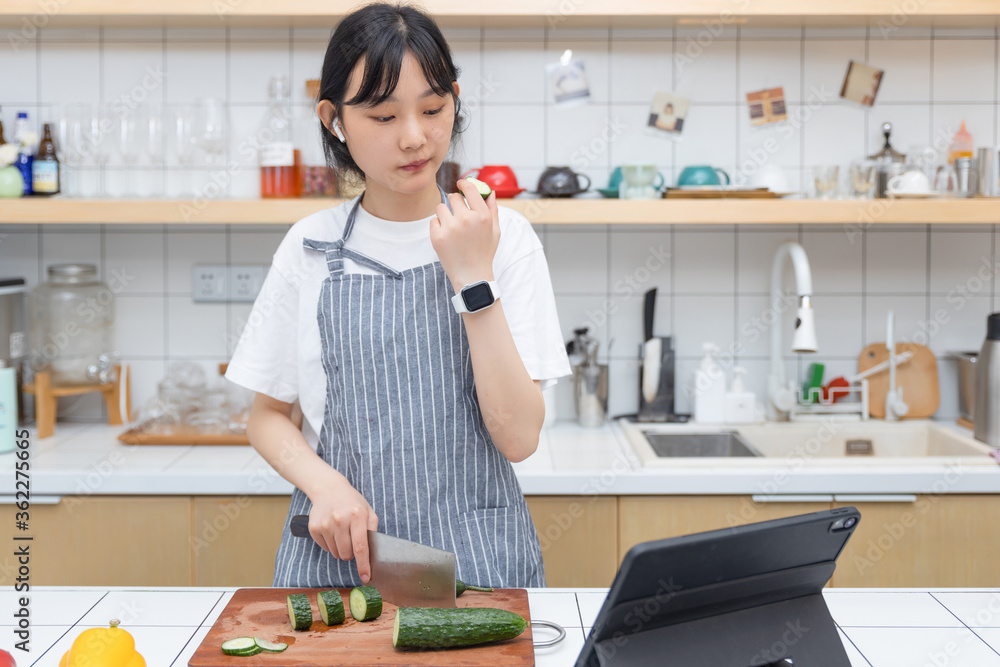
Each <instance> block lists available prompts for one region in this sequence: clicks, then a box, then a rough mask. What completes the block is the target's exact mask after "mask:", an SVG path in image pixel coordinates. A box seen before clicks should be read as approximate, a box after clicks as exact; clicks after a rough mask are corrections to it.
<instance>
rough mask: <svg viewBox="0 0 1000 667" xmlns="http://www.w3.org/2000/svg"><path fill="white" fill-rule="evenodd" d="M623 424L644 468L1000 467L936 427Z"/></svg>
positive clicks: (964, 439) (974, 443)
mask: <svg viewBox="0 0 1000 667" xmlns="http://www.w3.org/2000/svg"><path fill="white" fill-rule="evenodd" d="M619 424H620V425H621V427H622V430H623V432H624V434H625V436H626V439H627V441H628V442H629V444H630V445H631V448H632V450H633V451H634V453H635V454H636V456H637V457H638V459H639V462H640V464H641V465H642V466H643V467H646V468H657V467H660V468H664V467H666V468H669V467H676V466H681V467H683V466H705V465H711V466H722V467H728V466H747V465H749V466H761V465H764V466H766V465H773V464H774V460H775V459H784V460H794V461H795V462H796V465H797V466H799V465H804V466H824V465H826V466H829V465H838V466H866V465H903V466H910V465H926V464H944V463H947V464H949V465H983V466H996V465H997V461H996V460H994V459H993V458H992V457H991V456H990V455H989V454H990V451H991V448H990V447H988V446H987V445H985V444H983V443H981V442H979V441H978V440H976V439H974V438H973V437H972V435H971V434H969V435H966V434H965V433H964V432H963V431H962V430H961V429H959V428H958V427H955V426H952V425H950V424H945V423H939V422H933V421H930V420H904V421H900V422H884V421H881V420H868V421H834V420H826V421H808V422H807V421H802V422H770V423H765V424H753V425H719V426H711V425H701V424H647V423H642V424H638V423H635V422H630V421H627V420H621V421H619ZM769 460H770V461H769Z"/></svg>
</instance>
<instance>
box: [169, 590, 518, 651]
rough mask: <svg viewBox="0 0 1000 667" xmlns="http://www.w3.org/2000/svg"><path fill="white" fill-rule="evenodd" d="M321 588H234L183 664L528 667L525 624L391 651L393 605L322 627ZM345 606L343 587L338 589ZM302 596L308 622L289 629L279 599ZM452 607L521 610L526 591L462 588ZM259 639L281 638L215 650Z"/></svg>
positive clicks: (283, 604)
mask: <svg viewBox="0 0 1000 667" xmlns="http://www.w3.org/2000/svg"><path fill="white" fill-rule="evenodd" d="M322 590H329V589H327V588H241V589H239V590H237V591H236V592H235V593H234V594H233V597H232V598H231V599H230V600H229V604H228V605H226V608H225V609H224V610H223V611H222V614H221V615H220V616H219V619H218V620H217V621H216V622H215V625H213V626H212V629H211V630H209V631H208V635H206V636H205V639H204V641H202V643H201V646H199V647H198V650H197V651H195V654H194V656H193V657H192V658H191V660H190V661H189V662H188V665H189V667H218V666H219V665H242V666H244V667H255V666H257V665H270V666H271V667H293V666H297V665H310V666H311V667H318V666H319V665H323V666H324V667H325V666H328V665H329V666H331V667H332V666H335V665H351V666H352V667H354V666H356V667H363V666H368V665H379V666H380V667H400V666H402V665H437V666H439V667H452V666H459V665H469V666H471V665H490V667H500V666H505V667H506V666H511V667H513V666H517V667H530V666H532V665H534V664H535V651H534V646H533V645H532V640H531V626H530V625H529V626H528V628H527V629H526V630H525V631H524V632H523V633H522V634H521V635H520V636H518V637H516V638H514V639H511V640H510V641H506V642H501V643H498V644H486V645H483V646H477V647H472V648H456V649H445V650H440V651H399V650H396V649H395V648H393V647H392V626H393V622H394V621H395V620H396V609H397V607H396V606H395V605H392V604H389V603H388V602H385V603H383V607H382V615H381V616H379V617H378V618H377V619H375V620H374V621H368V622H366V623H360V622H358V621H355V620H354V619H353V618H351V612H350V610H347V620H346V621H344V623H343V625H338V626H334V627H327V626H326V625H325V624H324V623H323V620H322V618H320V615H319V608H318V607H317V606H316V593H317V592H318V591H322ZM339 590H340V594H341V595H342V596H343V597H344V606H345V609H346V607H347V598H348V595H349V594H350V592H351V591H350V589H348V588H342V589H339ZM292 593H305V594H306V595H308V596H309V600H310V602H311V603H312V609H313V624H312V627H311V628H310V629H309V630H307V631H304V632H295V631H294V630H292V627H291V624H290V623H289V621H288V602H287V596H288V595H290V594H292ZM457 602H458V606H459V607H496V608H498V609H506V610H508V611H513V612H515V613H517V614H520V615H521V616H523V617H524V618H525V620H528V621H530V620H531V618H530V616H529V615H528V591H526V590H524V589H523V588H498V589H497V590H496V591H494V592H493V593H476V592H472V591H469V592H466V593H465V594H464V595H462V596H461V597H459V598H458V599H457ZM244 636H246V637H254V636H256V637H260V638H262V639H267V640H269V641H274V642H285V643H286V644H288V650H286V651H284V652H283V653H259V654H257V655H255V656H249V657H236V656H228V655H225V654H223V652H222V642H224V641H226V640H227V639H233V638H235V637H244Z"/></svg>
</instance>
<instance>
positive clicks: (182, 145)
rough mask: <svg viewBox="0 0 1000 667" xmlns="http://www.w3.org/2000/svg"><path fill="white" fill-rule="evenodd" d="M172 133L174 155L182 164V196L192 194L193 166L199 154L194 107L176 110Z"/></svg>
mask: <svg viewBox="0 0 1000 667" xmlns="http://www.w3.org/2000/svg"><path fill="white" fill-rule="evenodd" d="M171 134H172V135H173V144H174V155H175V156H176V157H177V162H178V164H180V166H181V172H182V174H183V176H182V180H181V183H182V186H181V188H180V189H181V197H186V196H188V195H189V194H191V167H192V166H193V165H194V162H195V158H196V157H197V155H198V136H197V134H196V132H195V110H194V107H181V108H179V109H177V110H176V111H175V112H174V116H173V125H172V131H171Z"/></svg>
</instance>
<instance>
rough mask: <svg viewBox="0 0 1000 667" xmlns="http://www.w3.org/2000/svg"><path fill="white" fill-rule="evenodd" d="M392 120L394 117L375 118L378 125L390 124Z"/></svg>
mask: <svg viewBox="0 0 1000 667" xmlns="http://www.w3.org/2000/svg"><path fill="white" fill-rule="evenodd" d="M390 120H392V116H376V117H375V122H378V123H388V122H389V121H390Z"/></svg>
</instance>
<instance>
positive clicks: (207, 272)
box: [191, 266, 229, 301]
mask: <svg viewBox="0 0 1000 667" xmlns="http://www.w3.org/2000/svg"><path fill="white" fill-rule="evenodd" d="M228 283H229V267H226V266H195V267H194V269H193V270H192V271H191V291H192V292H194V300H195V301H226V300H227V299H228V287H227V285H228Z"/></svg>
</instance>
